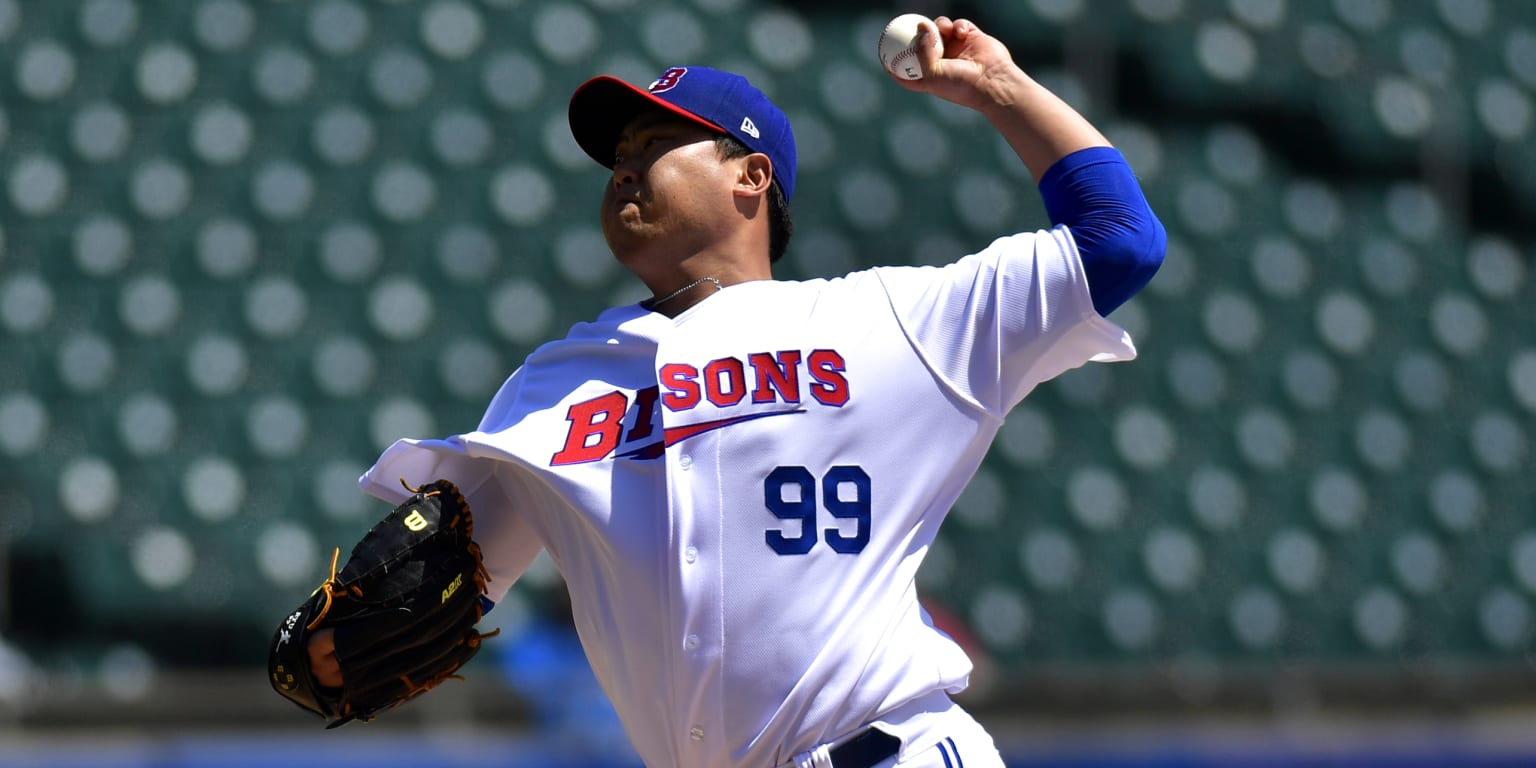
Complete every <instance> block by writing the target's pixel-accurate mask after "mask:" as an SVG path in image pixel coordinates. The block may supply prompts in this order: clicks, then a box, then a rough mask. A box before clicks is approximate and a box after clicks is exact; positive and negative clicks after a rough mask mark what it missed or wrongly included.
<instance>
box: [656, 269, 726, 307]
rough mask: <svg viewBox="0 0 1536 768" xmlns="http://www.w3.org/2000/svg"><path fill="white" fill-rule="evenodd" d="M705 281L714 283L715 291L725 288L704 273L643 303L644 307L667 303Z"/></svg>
mask: <svg viewBox="0 0 1536 768" xmlns="http://www.w3.org/2000/svg"><path fill="white" fill-rule="evenodd" d="M705 283H714V284H715V290H717V291H723V290H725V286H723V285H721V284H720V281H719V280H716V279H715V278H713V277H709V276H708V275H706V276H704V277H701V278H699V279H697V280H695V281H693V282H691V283H689V284H687V285H685V286H683V287H681V288H679V289H677V290H675V291H673V292H671V293H669V294H667V295H666V296H663V297H662V298H659V299H656V300H655V301H651V302H647V303H646V304H645V308H646V309H651V310H654V309H656V308H657V307H659V306H661V305H663V304H665V303H667V302H669V301H671V300H673V299H675V298H677V297H679V296H681V295H683V294H684V293H687V292H688V291H691V290H693V289H694V288H697V287H699V286H701V285H703V284H705Z"/></svg>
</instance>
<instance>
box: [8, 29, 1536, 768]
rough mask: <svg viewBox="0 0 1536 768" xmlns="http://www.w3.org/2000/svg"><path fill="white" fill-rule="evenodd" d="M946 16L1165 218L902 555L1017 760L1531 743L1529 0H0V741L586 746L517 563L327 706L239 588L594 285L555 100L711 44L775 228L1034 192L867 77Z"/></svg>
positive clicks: (64, 756) (327, 528)
mask: <svg viewBox="0 0 1536 768" xmlns="http://www.w3.org/2000/svg"><path fill="white" fill-rule="evenodd" d="M903 11H920V12H925V13H928V14H930V15H936V14H939V13H948V14H950V15H957V16H958V15H964V16H967V17H970V18H972V19H975V20H976V21H978V22H979V23H980V24H981V26H982V27H983V28H984V29H987V30H989V31H990V32H992V33H993V34H995V35H997V36H999V37H1001V38H1002V39H1003V40H1005V41H1006V42H1007V43H1008V44H1009V45H1010V47H1011V49H1012V50H1013V52H1014V54H1015V56H1016V58H1017V59H1018V60H1019V61H1020V63H1021V64H1023V65H1025V66H1026V67H1027V68H1028V69H1029V70H1030V71H1031V72H1033V73H1034V75H1035V76H1036V77H1037V78H1039V79H1040V80H1042V81H1044V82H1045V83H1047V84H1048V85H1050V86H1051V87H1053V88H1054V89H1055V90H1056V91H1057V92H1058V93H1060V94H1062V95H1063V96H1064V97H1066V98H1067V99H1068V101H1070V102H1071V103H1073V104H1074V105H1075V106H1077V107H1078V108H1079V109H1081V110H1082V111H1083V112H1085V113H1086V114H1087V115H1088V116H1090V117H1091V118H1092V119H1093V120H1094V121H1095V122H1096V123H1097V124H1099V125H1100V126H1101V127H1103V128H1104V129H1105V131H1106V132H1107V133H1108V135H1109V136H1110V137H1111V139H1112V140H1113V141H1115V143H1116V144H1117V145H1118V146H1119V147H1120V148H1121V149H1122V150H1123V151H1124V153H1125V154H1126V156H1127V157H1128V158H1129V160H1130V162H1131V164H1132V166H1133V167H1134V168H1135V170H1136V171H1137V173H1138V175H1139V176H1140V177H1141V180H1142V182H1143V184H1144V185H1145V189H1146V191H1147V194H1148V195H1149V197H1150V198H1151V200H1152V203H1153V206H1154V208H1155V209H1156V210H1157V211H1158V213H1159V214H1160V216H1161V217H1162V220H1163V222H1164V223H1165V224H1166V225H1167V228H1168V231H1169V236H1170V248H1169V253H1168V257H1167V262H1166V265H1165V266H1164V267H1163V269H1162V271H1161V273H1160V274H1159V275H1158V276H1157V278H1156V279H1155V280H1154V281H1153V282H1152V284H1151V286H1150V287H1149V288H1148V289H1147V290H1146V291H1145V292H1144V293H1143V294H1142V295H1141V296H1139V297H1138V298H1136V299H1135V300H1133V301H1132V302H1131V303H1130V304H1128V305H1127V306H1125V307H1124V308H1122V309H1120V310H1119V311H1117V312H1116V313H1115V315H1114V316H1113V319H1114V320H1116V321H1117V322H1119V323H1120V324H1121V325H1123V326H1124V327H1126V328H1127V329H1128V330H1130V331H1131V332H1132V334H1133V335H1134V336H1135V338H1136V339H1137V341H1138V344H1139V346H1140V349H1141V357H1140V359H1139V360H1138V361H1137V362H1135V363H1133V364H1128V365H1115V366H1090V367H1087V368H1084V369H1082V370H1079V371H1076V372H1073V373H1071V374H1069V375H1067V376H1065V377H1063V378H1062V379H1060V380H1059V381H1057V382H1053V383H1052V384H1050V385H1048V386H1046V387H1044V388H1042V389H1041V390H1039V391H1038V392H1036V393H1035V394H1034V395H1032V396H1031V397H1030V398H1029V399H1028V400H1026V401H1025V403H1024V404H1023V405H1022V406H1021V407H1019V408H1018V409H1017V410H1016V411H1015V412H1014V413H1013V414H1012V415H1011V416H1010V417H1009V419H1008V423H1007V426H1006V427H1005V429H1004V430H1003V432H1002V434H1001V435H1000V436H999V439H998V441H997V444H996V446H995V449H994V450H993V451H992V453H991V455H990V456H989V457H988V459H987V461H986V463H985V465H984V467H983V468H982V470H981V472H980V473H979V474H978V476H977V477H976V479H975V480H974V481H973V482H972V484H971V486H970V489H969V490H968V491H967V492H966V494H965V496H964V497H963V498H962V499H961V501H960V503H959V504H958V505H957V507H956V509H955V510H954V513H953V514H952V515H951V517H950V520H949V522H948V523H947V525H946V527H945V529H944V531H943V533H942V535H941V537H940V541H939V542H938V543H937V545H936V546H935V547H934V548H933V550H932V552H931V553H930V556H929V558H928V562H927V565H926V566H925V569H924V571H923V572H922V574H921V587H922V589H923V590H924V592H925V594H926V595H927V598H928V602H929V604H930V606H931V607H932V609H933V611H934V613H935V615H936V616H937V617H938V618H939V619H940V621H941V622H942V623H943V624H944V625H945V626H947V627H949V628H951V629H952V631H953V632H954V633H955V634H956V635H957V636H958V637H961V638H962V639H964V641H965V642H966V643H967V644H968V645H969V646H970V647H971V648H972V650H973V652H974V656H975V658H976V660H977V662H978V672H977V674H976V676H975V684H974V686H973V688H972V690H971V691H969V692H967V693H966V694H965V695H964V701H965V703H966V704H967V706H969V707H971V708H972V709H974V710H975V711H976V712H978V713H979V715H980V716H981V718H982V719H983V720H984V721H985V722H986V723H987V724H988V725H989V726H991V728H992V730H993V731H994V733H995V734H996V735H997V738H998V740H999V742H1000V744H1001V745H1002V746H1003V748H1004V751H1005V753H1006V754H1007V755H1008V756H1009V759H1010V762H1012V763H1013V764H1015V765H1020V766H1023V765H1031V766H1043V765H1061V766H1186V765H1187V766H1216V765H1277V766H1278V765H1414V766H1419V765H1422V766H1443V765H1463V766H1470V765H1510V766H1513V765H1536V726H1533V725H1532V723H1533V722H1536V720H1533V716H1536V707H1533V704H1536V687H1533V686H1536V673H1533V667H1532V662H1531V651H1532V632H1533V627H1536V617H1533V613H1532V605H1533V599H1536V461H1533V455H1532V451H1533V444H1532V441H1533V439H1536V309H1533V301H1532V300H1533V299H1536V289H1533V278H1532V274H1531V273H1532V271H1533V264H1532V260H1533V258H1536V224H1533V222H1536V112H1533V98H1536V6H1532V5H1530V4H1527V3H1524V2H1513V1H1511V2H1493V0H1113V1H1112V2H1111V1H1110V0H1105V1H1104V2H1089V0H971V1H970V2H962V1H961V0H954V2H942V1H940V0H928V1H927V2H922V1H920V0H911V1H910V2H903V3H893V2H890V1H889V0H881V1H880V2H875V1H874V0H866V1H864V2H851V1H850V2H838V3H816V2H809V0H807V1H805V2H788V1H787V0H785V1H784V2H777V3H775V2H760V1H753V0H648V1H647V2H640V1H639V0H550V1H547V2H546V1H544V0H425V1H422V2H413V1H407V0H400V1H397V2H382V1H374V0H286V1H283V0H195V1H194V0H176V1H172V2H157V1H155V0H46V1H45V0H0V766H7V767H9V766H21V765H80V766H85V765H91V766H157V767H159V766H164V767H166V768H170V767H173V766H174V767H181V766H203V765H220V766H225V765H240V766H243V765H253V766H254V765H268V764H273V763H277V762H283V763H287V764H293V765H306V764H314V765H331V766H345V765H370V766H385V765H413V766H420V765H475V766H492V765H517V766H521V765H525V764H526V765H550V764H558V765H567V764H569V765H594V766H601V765H627V764H630V763H631V762H632V760H633V758H632V757H631V756H629V754H628V753H627V751H626V748H625V747H624V746H623V744H624V742H623V738H622V735H621V734H620V733H619V732H618V731H617V730H616V729H615V726H614V724H613V721H612V716H611V713H610V712H608V711H607V709H606V705H605V704H604V702H603V701H602V699H601V697H600V695H599V694H598V693H597V692H596V691H595V689H594V687H593V684H592V682H591V678H590V674H589V673H588V672H586V669H585V665H584V661H583V660H582V658H581V656H580V654H579V650H576V649H573V647H572V645H571V641H570V637H569V630H568V628H567V626H566V624H565V618H564V616H563V611H564V607H563V601H562V599H561V593H562V587H561V586H560V583H559V578H558V575H557V574H556V573H554V572H553V570H552V569H551V568H549V567H548V564H547V563H541V564H540V565H539V566H538V567H536V568H535V570H534V571H533V572H532V573H531V574H530V575H529V576H528V578H527V579H525V580H524V582H523V583H521V584H520V585H519V586H518V587H517V589H516V590H515V592H514V596H513V597H512V598H511V599H510V600H508V601H507V602H506V603H504V604H503V605H502V606H499V607H498V609H497V610H496V611H495V612H494V613H492V614H491V616H490V617H489V618H488V622H487V623H488V624H490V625H493V626H500V627H502V628H503V634H502V636H501V637H499V638H497V639H496V640H493V641H491V643H490V644H489V645H488V646H487V651H486V652H485V653H482V654H481V656H480V657H478V658H477V659H476V660H475V661H474V662H473V664H472V665H471V667H470V673H471V674H470V679H469V680H468V681H466V682H464V683H452V684H450V685H447V686H445V687H443V688H441V689H439V690H437V691H435V692H433V694H431V695H430V696H428V697H426V698H424V699H422V700H420V701H419V702H416V703H413V704H412V705H411V706H409V707H407V708H405V709H402V710H400V711H399V712H397V713H394V714H392V715H390V716H389V717H387V718H385V719H382V720H380V721H378V722H376V723H373V724H369V725H361V726H360V725H351V726H348V727H346V728H344V729H342V730H340V731H333V732H321V731H320V730H319V724H318V722H317V721H314V720H311V719H309V718H308V717H307V716H306V715H304V714H303V713H301V712H300V711H299V710H297V709H296V708H294V707H292V706H291V705H289V704H287V703H286V702H284V701H282V700H281V699H279V698H278V697H277V696H276V695H275V694H273V693H272V692H271V691H270V690H269V689H268V687H267V684H266V682H265V670H264V666H263V665H264V662H265V649H266V645H267V642H268V640H269V637H270V634H271V632H272V630H273V628H274V627H275V626H276V622H277V621H278V620H279V619H280V618H281V616H282V615H283V614H284V613H285V612H286V610H288V609H290V608H291V606H293V605H296V604H297V603H298V602H300V601H301V600H302V599H304V597H305V596H307V595H308V593H309V591H310V590H311V589H312V588H313V587H314V585H315V584H317V583H318V582H319V580H320V579H321V578H323V576H324V575H325V569H326V566H327V561H328V556H329V554H330V552H331V549H332V548H333V547H336V546H341V547H343V548H345V547H349V546H350V544H351V543H352V542H353V541H355V540H356V539H357V538H358V537H359V536H360V535H361V534H362V532H363V531H364V530H366V528H367V527H368V526H369V525H370V524H371V522H372V521H373V520H374V519H376V518H377V517H378V516H380V515H381V514H383V512H384V510H383V509H382V508H381V506H380V505H379V504H378V503H377V502H373V501H371V500H368V499H366V498H365V497H363V496H362V495H361V494H360V493H359V492H358V491H357V490H356V484H355V481H356V478H357V476H358V474H359V473H360V472H361V471H362V470H363V469H364V468H366V467H367V466H368V465H369V464H370V463H371V462H372V460H373V459H374V457H375V456H376V455H377V454H378V452H379V451H380V450H381V449H382V448H383V447H384V446H386V445H387V444H389V443H390V442H391V441H393V440H394V439H395V438H397V437H401V436H425V435H439V434H447V433H452V432H457V431H462V430H464V429H467V428H470V427H472V426H473V425H474V424H475V422H476V421H477V419H478V417H479V414H480V412H481V409H482V407H483V406H484V404H485V403H486V401H487V400H488V398H489V397H490V395H491V394H492V393H493V392H494V390H495V388H496V387H497V385H498V384H499V383H500V381H501V380H502V379H503V377H504V376H505V375H506V374H507V373H508V372H510V370H511V369H512V368H513V367H514V366H516V365H517V364H518V362H519V361H520V360H521V359H522V357H523V356H524V355H526V354H527V353H528V352H530V351H531V350H532V349H533V348H534V346H535V345H536V344H538V343H539V342H541V341H543V340H545V339H547V338H551V337H557V336H560V335H562V334H563V333H564V331H565V329H566V328H567V327H569V326H570V325H571V324H572V323H573V322H576V321H578V320H582V319H586V318H590V317H591V316H593V315H595V314H596V313H597V312H598V311H599V310H601V309H602V308H603V307H605V306H609V305H611V304H615V303H621V302H628V301H634V300H637V299H639V298H641V297H643V296H644V295H645V292H644V291H643V289H642V288H641V286H640V285H639V284H638V283H637V282H636V281H635V280H633V279H632V278H630V277H629V276H628V274H627V273H625V272H624V271H623V270H622V269H620V268H618V267H617V266H616V265H615V264H614V263H613V262H612V260H611V258H610V257H609V255H608V254H607V251H606V249H605V248H604V245H603V241H602V237H601V235H600V233H599V231H598V229H597V227H596V225H595V215H594V211H595V207H596V203H597V200H598V196H599V188H600V186H601V184H602V182H603V180H604V178H605V173H604V172H603V171H602V170H601V169H599V168H598V167H597V166H595V165H594V164H593V163H591V162H590V161H589V160H588V159H587V158H586V157H585V156H584V155H583V154H582V153H581V151H580V150H579V149H577V148H576V146H575V144H574V143H573V142H572V140H571V138H570V134H569V132H568V129H567V126H566V118H565V105H566V101H567V99H568V97H569V94H570V93H571V91H572V90H573V89H574V87H575V86H576V85H577V84H578V83H580V82H581V81H583V80H584V79H586V78H588V77H590V76H592V75H594V74H598V73H610V74H615V75H619V76H621V77H623V78H625V79H627V80H629V81H630V82H633V83H636V84H640V85H644V84H646V83H648V82H650V81H651V80H652V79H653V78H654V77H655V75H656V74H657V73H658V72H659V71H660V70H661V69H663V68H665V67H666V66H668V65H672V64H678V63H704V64H710V65H714V66H718V67H722V68H726V69H732V70H735V71H738V72H741V73H743V74H745V75H747V76H748V77H749V78H750V79H751V80H752V81H753V82H754V83H756V84H757V85H759V86H760V87H761V88H763V89H764V90H765V91H766V92H767V93H768V94H769V95H770V96H772V97H773V98H774V99H775V100H776V101H777V102H778V103H779V104H780V105H781V106H782V107H783V108H784V109H785V110H786V111H787V112H788V113H789V115H790V116H791V119H792V120H793V121H794V126H795V129H796V133H797V138H798V141H799V150H800V182H799V186H798V194H797V195H796V199H795V205H794V210H795V219H796V224H797V234H796V236H795V238H794V242H793V243H792V244H791V249H790V254H789V256H788V257H787V258H786V260H785V262H786V263H785V264H784V265H783V267H782V269H781V270H780V276H781V277H815V276H832V275H838V274H842V273H845V272H847V271H849V270H854V269H860V268H864V267H868V266H872V265H877V264H929V263H942V262H945V261H949V260H952V259H954V258H957V257H958V256H960V255H963V254H965V253H968V252H971V251H974V250H976V249H979V248H981V247H983V246H985V245H986V244H987V243H988V242H989V241H990V240H991V239H992V238H993V237H994V236H997V235H999V234H1003V233H1007V232H1011V231H1015V230H1019V229H1033V228H1037V227H1042V226H1046V225H1047V222H1046V219H1045V217H1044V214H1043V212H1042V210H1041V207H1040V205H1039V201H1038V196H1037V194H1036V193H1035V191H1034V189H1033V187H1032V184H1031V183H1030V181H1029V178H1028V176H1027V175H1026V174H1025V173H1024V172H1023V169H1022V167H1021V166H1020V165H1019V163H1018V162H1017V160H1016V159H1015V158H1014V157H1013V156H1012V155H1011V153H1010V152H1009V151H1008V150H1007V149H1006V147H1005V146H1004V145H1003V144H1002V142H1001V141H1000V140H999V139H998V138H997V137H996V136H995V135H994V134H993V133H992V132H991V131H990V130H989V129H988V127H987V126H986V124H985V123H984V122H983V121H981V120H979V119H978V118H977V116H975V115H973V114H970V113H967V112H966V111H964V110H961V109H958V108H953V107H951V106H948V105H945V104H943V103H940V102H937V101H935V100H933V99H929V98H926V97H922V96H918V95H914V94H910V93H907V92H905V91H903V90H902V89H900V88H899V87H897V86H895V85H894V84H892V83H890V82H888V81H887V80H886V79H885V76H884V75H883V74H882V73H881V71H880V69H879V66H878V63H877V61H876V59H875V55H874V47H875V40H876V38H877V36H878V34H879V31H880V29H881V27H882V25H883V24H884V22H885V21H886V20H887V19H888V18H889V17H890V16H892V15H894V14H895V13H897V12H903Z"/></svg>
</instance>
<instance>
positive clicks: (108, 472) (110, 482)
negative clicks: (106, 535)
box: [58, 455, 122, 525]
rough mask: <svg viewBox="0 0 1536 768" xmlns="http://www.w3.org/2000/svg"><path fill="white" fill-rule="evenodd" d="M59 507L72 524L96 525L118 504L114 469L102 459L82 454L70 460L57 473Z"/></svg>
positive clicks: (119, 489) (119, 492)
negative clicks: (72, 521) (73, 522)
mask: <svg viewBox="0 0 1536 768" xmlns="http://www.w3.org/2000/svg"><path fill="white" fill-rule="evenodd" d="M58 492H59V505H60V506H62V507H63V508H64V512H65V513H66V514H68V515H69V516H70V517H71V518H73V519H74V520H75V521H77V522H80V523H83V524H86V525H91V524H95V523H100V522H102V521H103V520H105V519H107V518H108V517H110V516H112V513H113V512H114V511H116V509H117V505H118V504H119V503H120V502H121V501H122V484H121V482H120V481H119V479H118V474H117V469H116V468H114V467H113V466H112V464H110V463H108V462H107V461H106V460H105V459H102V458H100V457H97V456H90V455H83V456H77V457H75V458H73V459H71V460H70V461H69V462H68V463H66V464H65V465H64V467H63V471H62V472H60V473H59V482H58Z"/></svg>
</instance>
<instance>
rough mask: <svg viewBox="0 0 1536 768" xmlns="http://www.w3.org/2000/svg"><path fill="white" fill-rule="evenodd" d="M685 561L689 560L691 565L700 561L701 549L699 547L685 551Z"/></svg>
mask: <svg viewBox="0 0 1536 768" xmlns="http://www.w3.org/2000/svg"><path fill="white" fill-rule="evenodd" d="M683 559H684V560H687V561H688V562H690V563H691V562H693V561H695V560H698V559H699V548H698V547H689V548H687V549H685V550H683Z"/></svg>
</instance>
